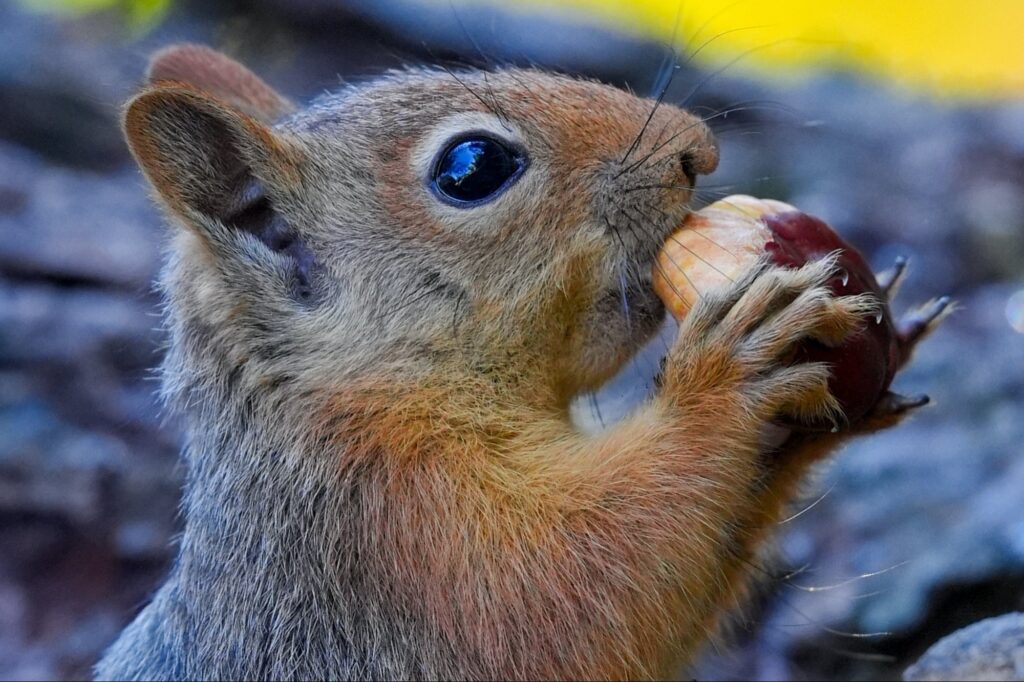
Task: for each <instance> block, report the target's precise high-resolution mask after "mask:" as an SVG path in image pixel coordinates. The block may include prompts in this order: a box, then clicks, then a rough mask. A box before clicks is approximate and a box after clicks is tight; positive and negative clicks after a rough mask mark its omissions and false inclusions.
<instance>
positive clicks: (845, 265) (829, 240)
mask: <svg viewBox="0 0 1024 682" xmlns="http://www.w3.org/2000/svg"><path fill="white" fill-rule="evenodd" d="M761 220H762V221H763V222H764V223H765V225H767V226H768V228H769V229H770V230H771V231H772V234H773V235H774V236H773V239H772V240H771V241H770V242H768V243H767V244H766V245H765V250H766V251H767V252H768V254H769V255H770V257H771V259H772V261H773V262H774V263H775V264H777V265H783V266H789V267H799V266H801V265H803V264H805V263H807V262H809V261H814V260H818V259H820V258H823V257H825V256H827V255H828V254H830V253H833V252H838V253H839V260H838V265H839V267H840V268H841V270H840V274H839V275H837V276H836V277H834V278H833V279H832V280H831V281H830V282H829V288H830V289H831V290H832V291H833V292H834V293H835V294H836V295H837V296H849V295H853V294H861V293H872V294H874V295H876V296H877V297H878V299H879V301H881V304H882V305H881V310H880V312H879V313H878V315H877V316H876V317H874V318H873V319H867V320H865V322H864V326H863V327H862V328H861V329H860V330H859V331H857V332H856V333H854V334H853V335H852V336H851V337H849V338H848V339H847V340H846V341H844V342H843V344H842V345H840V346H838V347H835V348H829V347H827V346H825V345H823V344H821V343H818V342H816V341H805V342H804V343H802V344H801V345H800V346H799V348H798V349H797V352H796V356H795V358H794V361H795V362H803V361H806V362H826V363H828V364H829V365H831V367H832V379H831V381H830V382H829V388H830V389H831V390H832V393H833V395H835V397H836V398H837V399H838V401H839V404H840V405H841V406H842V408H843V413H844V414H845V416H846V420H847V421H848V422H849V423H853V422H856V421H858V420H860V419H862V418H863V417H864V416H865V415H866V414H867V413H868V411H870V410H871V408H872V407H874V406H875V404H876V403H877V402H878V400H879V399H880V398H881V397H882V395H883V394H884V393H885V391H886V389H888V388H889V384H891V383H892V379H893V376H894V375H895V374H896V369H897V365H898V363H899V352H900V351H899V346H898V344H897V336H896V328H895V326H894V324H893V319H892V314H891V312H890V310H889V306H888V305H887V301H886V296H885V294H884V293H883V292H882V290H881V288H880V287H879V285H878V281H877V280H876V279H875V275H874V273H873V272H872V270H871V268H870V267H869V266H868V264H867V261H866V260H865V259H864V256H863V255H861V253H860V252H859V251H858V250H857V249H856V248H854V247H853V246H851V245H850V244H849V243H848V242H846V241H845V240H844V239H843V238H842V237H840V236H839V234H838V233H837V232H836V231H835V230H833V229H832V228H830V227H829V226H828V225H826V224H825V223H824V222H823V221H821V220H819V219H818V218H815V217H814V216H810V215H807V214H806V213H802V212H800V211H787V212H784V213H775V214H767V215H764V216H762V217H761ZM799 426H802V427H805V428H811V429H814V430H818V429H822V428H826V427H827V428H831V426H832V425H831V424H828V425H826V424H802V425H799Z"/></svg>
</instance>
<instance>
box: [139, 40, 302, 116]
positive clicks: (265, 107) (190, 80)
mask: <svg viewBox="0 0 1024 682" xmlns="http://www.w3.org/2000/svg"><path fill="white" fill-rule="evenodd" d="M146 77H147V80H148V81H149V83H150V85H156V84H158V83H160V82H162V81H177V82H180V83H187V84H189V85H192V86H194V87H195V88H197V89H199V90H203V91H205V92H208V93H210V94H211V95H213V96H214V97H216V98H218V99H220V100H221V101H223V102H225V103H227V104H230V105H231V106H233V107H235V108H236V109H238V110H239V111H243V112H245V113H246V114H248V115H249V116H252V117H253V118H255V119H257V120H260V121H263V122H265V123H270V122H272V121H274V120H276V119H278V118H280V117H282V116H284V115H286V114H288V113H291V112H292V111H294V109H295V107H294V106H293V105H292V103H291V102H289V101H288V100H287V99H286V98H284V97H282V96H281V95H279V94H278V93H277V91H275V90H274V89H273V88H272V87H270V86H269V85H267V84H266V83H265V82H263V80H261V79H260V77H259V76H257V75H256V74H254V73H253V72H252V71H250V70H249V69H247V68H245V67H244V66H242V65H241V64H239V63H238V62H236V61H235V60H234V59H231V58H230V57H228V56H226V55H224V54H222V53H220V52H217V51H216V50H211V49H210V48H208V47H205V46H203V45H192V44H182V45H172V46H171V47H167V48H164V49H163V50H160V51H159V52H157V53H156V54H155V55H153V58H152V60H150V63H149V71H148V72H147V74H146Z"/></svg>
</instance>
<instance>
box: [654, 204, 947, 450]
mask: <svg viewBox="0 0 1024 682" xmlns="http://www.w3.org/2000/svg"><path fill="white" fill-rule="evenodd" d="M833 253H835V254H837V256H838V258H837V268H838V269H837V274H836V275H835V276H834V277H833V278H832V279H831V280H830V281H829V282H828V287H829V288H830V289H831V290H832V292H833V293H834V294H835V295H836V296H848V295H853V294H862V293H871V294H874V295H875V296H876V297H877V298H878V300H879V301H880V303H881V307H880V309H879V311H878V313H877V314H876V315H874V316H873V317H871V318H869V319H865V320H864V324H863V325H862V326H861V328H860V329H859V330H857V331H856V332H854V333H853V334H852V335H850V336H849V337H848V338H847V339H846V340H845V341H843V343H842V344H840V345H838V346H834V347H830V346H826V345H824V344H823V343H821V342H819V341H816V340H813V339H806V340H804V341H803V342H801V344H800V345H799V346H798V347H797V348H796V350H795V351H794V355H793V358H792V360H791V361H792V362H794V363H796V362H825V363H828V364H829V365H830V366H831V368H832V377H831V380H830V382H829V388H830V389H831V391H832V393H833V395H834V396H835V397H836V399H837V400H838V401H839V404H840V406H841V407H842V409H843V413H844V415H845V417H846V421H847V423H848V424H855V423H856V422H858V421H859V420H862V419H863V418H864V417H865V415H867V414H868V413H869V412H871V411H872V410H873V409H874V408H876V406H878V405H879V404H881V403H886V409H890V407H889V405H888V402H891V400H892V398H891V396H896V394H892V393H889V391H888V389H889V385H890V384H891V383H892V379H893V376H894V375H895V374H896V370H897V369H898V368H899V367H900V365H902V364H903V362H904V361H905V355H906V354H908V353H909V350H910V348H911V347H912V346H913V343H914V342H916V340H917V336H920V335H921V333H918V334H917V336H915V337H914V338H913V339H908V338H906V337H905V335H901V333H900V331H898V330H897V326H896V324H895V323H894V321H893V316H892V313H891V310H890V308H889V297H888V293H889V291H888V289H889V288H890V287H889V284H890V283H879V281H878V280H877V279H876V277H875V275H874V273H873V272H872V271H871V269H870V267H869V266H868V264H867V261H866V260H865V259H864V256H863V255H862V254H861V253H860V252H859V251H858V250H857V249H856V248H854V247H853V246H851V245H850V244H849V243H848V242H846V241H845V240H844V239H843V238H842V237H841V236H839V234H838V233H837V232H836V231H835V230H833V229H832V228H831V227H829V226H828V225H827V224H825V222H823V221H822V220H820V219H818V218H815V217H814V216H811V215H808V214H806V213H804V212H802V211H800V210H798V209H796V208H795V207H793V206H790V205H789V204H785V203H783V202H780V201H774V200H771V199H757V198H754V197H750V196H745V195H735V196H730V197H727V198H725V199H722V200H720V201H717V202H715V203H713V204H711V205H710V206H708V207H706V208H704V209H703V210H701V211H697V212H695V213H692V214H690V215H689V216H688V217H687V219H686V220H685V221H684V222H683V224H682V226H681V227H680V228H679V230H678V231H676V232H675V233H674V234H673V235H672V236H671V237H669V239H668V241H667V243H666V244H665V246H664V247H663V248H662V251H661V253H660V254H659V256H658V260H657V265H655V267H654V274H653V277H654V288H655V291H656V292H657V293H658V296H659V297H660V298H661V299H662V300H663V301H664V303H665V305H666V307H667V308H668V310H669V312H671V314H672V315H673V316H674V317H675V318H676V319H678V320H682V319H683V318H685V317H686V314H687V312H688V311H689V310H690V309H691V308H692V307H693V306H694V304H695V303H696V302H697V301H698V300H699V299H700V297H701V296H703V295H706V294H709V293H712V292H719V291H722V290H723V289H727V288H728V287H729V286H730V285H731V283H732V282H735V281H738V280H739V279H741V278H742V277H743V275H744V273H746V272H747V271H748V270H750V269H751V268H752V267H754V266H755V264H756V263H757V262H758V261H759V260H761V259H762V258H764V257H767V258H768V259H769V261H770V262H772V263H774V264H776V265H779V266H783V267H791V268H798V267H800V266H802V265H804V264H806V263H808V262H811V261H814V260H817V259H820V258H824V257H826V256H828V255H829V254H833ZM897 268H898V270H899V272H897V273H896V275H897V276H898V275H899V274H901V273H902V263H898V264H897ZM891 277H892V278H893V279H895V278H896V276H891ZM939 303H940V309H939V310H937V311H934V314H930V316H929V317H928V319H927V320H926V321H925V326H926V327H927V326H929V325H930V324H932V323H933V322H934V321H936V318H938V317H939V316H940V314H941V313H942V312H943V311H944V310H945V308H946V306H947V305H948V300H940V301H939ZM896 397H897V398H902V397H900V396H896ZM883 398H884V399H885V400H884V401H883ZM902 400H903V403H906V402H907V401H911V402H913V401H920V400H921V399H902ZM924 400H927V399H926V398H924ZM901 405H902V407H913V406H916V405H910V404H902V403H901ZM787 425H788V426H793V427H796V428H798V429H806V430H826V429H827V430H832V429H834V428H835V427H834V425H833V424H831V423H828V424H825V423H801V424H787Z"/></svg>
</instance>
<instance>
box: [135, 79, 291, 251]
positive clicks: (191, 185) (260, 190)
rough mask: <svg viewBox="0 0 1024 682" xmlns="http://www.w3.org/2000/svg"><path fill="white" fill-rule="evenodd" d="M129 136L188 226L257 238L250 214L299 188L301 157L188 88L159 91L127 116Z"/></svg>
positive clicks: (142, 98)
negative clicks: (209, 225)
mask: <svg viewBox="0 0 1024 682" xmlns="http://www.w3.org/2000/svg"><path fill="white" fill-rule="evenodd" d="M124 130H125V136H126V137H127V139H128V144H129V146H130V147H131V150H132V153H133V154H134V155H135V158H136V160H137V161H138V163H139V165H140V166H141V167H142V170H143V172H144V173H145V174H146V177H147V178H148V179H149V181H150V182H151V183H152V184H153V187H154V188H156V190H157V192H158V193H159V194H160V197H161V198H162V199H163V200H164V201H165V202H166V203H167V205H168V206H169V207H170V208H171V209H172V210H173V211H174V212H176V213H178V214H179V215H180V216H181V217H183V218H184V219H185V220H186V221H187V222H188V223H189V224H191V225H192V226H195V227H200V226H202V225H203V224H204V223H206V222H209V220H211V219H213V220H217V221H220V222H222V223H223V224H225V225H228V226H231V227H238V228H241V229H245V230H247V231H251V232H257V231H258V226H250V225H248V224H247V221H249V222H251V217H252V212H253V210H254V209H256V208H260V209H266V208H267V207H268V205H269V197H268V195H269V194H279V195H280V194H290V193H292V192H293V191H294V190H296V189H297V187H298V186H299V184H300V182H301V180H300V167H301V164H302V162H303V158H304V156H303V153H302V151H301V150H300V148H299V147H298V145H297V144H296V143H295V142H294V141H293V140H291V139H290V138H286V137H284V136H282V135H279V134H277V133H275V132H274V131H273V130H271V129H270V128H269V127H268V126H266V125H264V124H263V123H261V122H259V121H257V120H255V119H253V118H252V117H250V116H248V115H247V114H245V113H242V112H240V111H237V110H236V109H234V108H232V107H231V106H228V105H226V104H224V103H222V102H220V101H218V100H216V99H214V98H213V97H211V96H210V95H208V94H206V93H205V92H202V91H199V90H194V89H192V88H191V87H189V86H186V85H184V84H168V85H165V86H157V87H155V88H153V89H151V90H148V91H145V92H143V93H141V94H139V95H137V96H136V97H134V98H133V99H132V100H131V101H130V102H129V103H128V106H127V108H126V110H125V115H124Z"/></svg>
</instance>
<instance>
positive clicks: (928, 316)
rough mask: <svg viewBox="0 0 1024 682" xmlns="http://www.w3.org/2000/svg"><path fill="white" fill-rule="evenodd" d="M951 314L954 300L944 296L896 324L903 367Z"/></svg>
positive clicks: (911, 312)
mask: <svg viewBox="0 0 1024 682" xmlns="http://www.w3.org/2000/svg"><path fill="white" fill-rule="evenodd" d="M951 312H953V300H952V299H951V298H950V297H949V296H942V297H941V298H937V299H934V300H932V301H929V302H928V303H925V304H924V305H922V306H920V307H919V308H916V309H914V310H912V311H910V312H909V313H907V314H906V315H904V316H903V317H902V318H900V320H899V322H898V323H897V324H896V335H897V339H898V343H899V347H900V365H901V366H902V365H905V364H906V363H907V361H908V360H909V359H910V355H911V353H913V351H914V348H915V347H916V346H917V344H918V342H920V341H921V339H923V338H924V337H925V336H927V335H928V334H929V333H930V332H931V331H932V330H933V329H935V328H936V327H937V326H938V325H939V323H940V322H942V320H944V319H945V318H946V316H947V315H949V314H950V313H951Z"/></svg>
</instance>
